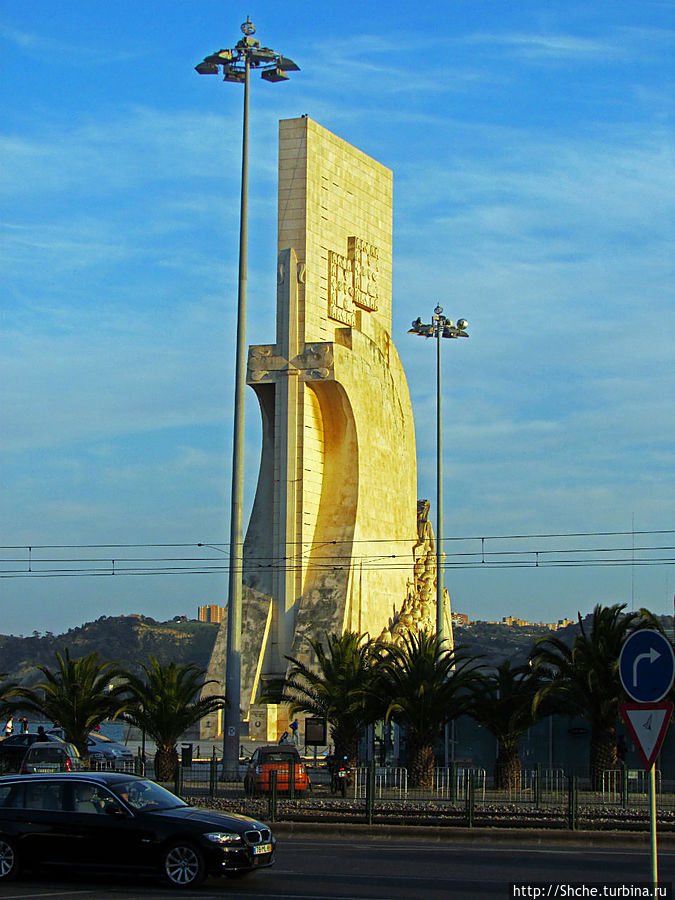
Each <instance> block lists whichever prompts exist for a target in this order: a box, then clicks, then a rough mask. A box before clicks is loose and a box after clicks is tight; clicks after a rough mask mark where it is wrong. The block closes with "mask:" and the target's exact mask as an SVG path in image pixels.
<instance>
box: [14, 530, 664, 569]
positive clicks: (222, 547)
mask: <svg viewBox="0 0 675 900" xmlns="http://www.w3.org/2000/svg"><path fill="white" fill-rule="evenodd" d="M669 534H675V530H670V529H660V530H656V529H654V530H645V531H639V532H632V531H602V532H561V533H550V534H529V535H523V534H515V535H514V534H510V535H491V536H470V537H462V536H451V537H447V538H445V539H444V541H443V544H446V543H450V542H460V541H463V542H477V541H480V549H471V550H464V551H459V550H458V551H457V552H453V553H447V554H445V553H444V556H445V561H444V569H453V570H458V569H465V570H470V569H476V568H482V569H495V568H501V569H506V568H510V569H516V568H520V569H524V568H553V567H556V568H570V567H583V566H586V567H599V566H627V565H632V566H642V567H644V566H656V565H660V566H661V565H671V564H673V563H674V562H675V558H673V557H669V556H665V555H663V556H653V555H652V556H645V557H643V558H639V557H638V558H636V556H635V554H636V553H644V554H655V553H658V552H663V551H673V550H675V547H674V546H671V545H652V544H650V545H648V546H643V547H635V546H634V544H631V546H630V547H626V546H623V545H622V546H619V547H609V546H606V543H607V542H606V541H605V542H603V545H602V546H600V547H597V546H595V547H593V546H574V547H564V546H563V547H561V546H556V547H554V548H547V547H542V546H540V545H537V546H535V547H520V548H518V549H509V550H507V549H489V548H488V547H486V543H490V542H501V541H513V540H528V541H534V540H551V539H553V538H556V539H559V540H561V539H565V538H581V537H586V538H601V537H602V538H607V537H617V538H618V537H625V536H628V535H631V536H633V537H634V536H636V535H643V536H645V535H652V536H654V535H669ZM384 543H387V544H389V545H392V544H400V543H403V544H405V546H406V550H405V552H404V553H392V554H383V553H382V552H381V551H380V552H379V553H375V552H373V553H364V552H361V553H358V552H357V553H354V552H346V553H340V552H339V550H340V548H341V547H342V546H344V547H349V548H354V549H355V550H359V549H361V548H362V547H363V545H368V544H370V545H381V544H384ZM294 545H295V546H298V545H299V547H300V548H301V549H300V550H299V551H298V552H297V553H293V554H289V555H287V556H283V557H249V558H247V559H246V560H245V563H244V565H243V571H244V572H248V573H251V572H254V571H261V570H265V569H266V570H274V569H284V570H285V571H302V572H307V571H312V572H315V573H316V572H322V571H323V572H329V571H340V570H345V569H349V568H351V567H355V566H361V567H363V568H364V569H366V570H367V571H377V570H384V569H387V570H389V571H391V570H393V569H396V570H410V569H411V566H413V565H414V564H415V560H414V559H413V554H412V548H413V546H414V544H413V541H411V540H410V539H408V538H392V539H388V538H361V539H358V540H344V541H338V540H330V541H321V542H316V543H314V542H309V541H304V542H303V541H295V542H289V543H288V546H289V547H290V546H294ZM329 547H334V548H335V552H332V553H329V552H327V548H329ZM201 548H208V549H209V550H213V551H216V552H217V553H219V554H223V555H224V556H226V557H229V545H228V544H218V543H214V542H208V543H207V542H203V541H200V542H194V543H185V542H182V543H118V544H23V545H7V546H0V554H1V553H2V552H10V551H14V554H13V555H12V556H10V557H7V558H5V559H2V558H1V557H0V578H20V577H41V578H47V577H54V578H56V577H83V576H111V575H124V576H139V575H144V576H148V575H174V574H193V575H202V574H210V573H226V572H229V571H230V565H229V562H228V561H227V560H223V556H217V557H213V556H206V557H205V556H203V555H201V554H200V555H198V556H192V555H182V556H170V555H167V554H163V555H153V554H151V553H148V554H147V555H138V556H136V555H134V556H126V555H125V554H124V551H130V550H147V551H152V550H165V551H166V550H168V551H171V550H179V549H201ZM363 549H365V548H363ZM373 549H375V548H374V547H373ZM17 550H21V551H24V553H25V554H26V555H25V556H23V557H19V556H18V555H17V554H16V551H17ZM46 550H50V551H52V553H51V554H50V556H48V557H47V556H45V557H40V555H39V551H46ZM59 550H64V551H65V550H75V551H80V555H77V556H67V555H65V554H64V556H62V557H60V556H59V555H58V551H59ZM88 550H110V551H112V553H115V551H118V552H117V553H116V555H114V556H113V555H112V553H111V555H110V556H102V555H100V554H99V555H97V556H87V555H86V551H88ZM55 551H56V552H55ZM319 551H323V552H321V553H319ZM621 553H623V554H630V556H628V557H624V558H616V554H621ZM572 554H576V555H577V557H576V558H571V555H572ZM419 562H420V560H419V559H418V560H417V564H419ZM135 563H148V564H149V565H133V564H135ZM167 563H172V564H173V565H166V564H167ZM213 563H216V564H215V565H213ZM3 566H4V567H7V566H14V567H21V568H4V569H3ZM48 567H49V568H48Z"/></svg>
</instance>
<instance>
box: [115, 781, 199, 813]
mask: <svg viewBox="0 0 675 900" xmlns="http://www.w3.org/2000/svg"><path fill="white" fill-rule="evenodd" d="M110 788H111V789H112V791H113V793H115V794H117V796H118V797H120V799H122V800H124V802H125V803H127V804H128V805H129V806H130V807H131V808H132V809H136V810H139V811H142V812H156V811H158V810H161V809H176V808H177V807H179V806H187V803H184V802H183V801H182V800H181V799H180V797H176V795H175V794H172V793H171V791H167V790H166V788H163V787H160V785H158V784H155V782H154V781H149V780H148V779H146V778H141V779H137V778H135V779H134V780H133V781H120V782H119V783H117V784H111V785H110Z"/></svg>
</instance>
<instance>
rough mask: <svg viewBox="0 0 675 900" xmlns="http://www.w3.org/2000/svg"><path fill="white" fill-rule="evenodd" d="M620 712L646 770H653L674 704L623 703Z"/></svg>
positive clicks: (666, 702)
mask: <svg viewBox="0 0 675 900" xmlns="http://www.w3.org/2000/svg"><path fill="white" fill-rule="evenodd" d="M619 711H620V712H621V716H622V718H623V720H624V722H625V723H626V725H627V727H628V730H629V732H630V735H631V737H632V738H633V743H634V744H635V747H636V749H637V751H638V752H639V754H640V756H641V757H642V762H643V763H644V766H645V769H647V770H649V769H651V767H652V766H653V765H654V760H655V759H656V757H657V756H658V755H659V751H660V749H661V745H662V744H663V741H664V739H665V736H666V732H667V731H668V725H669V724H670V717H671V716H672V714H673V704H672V703H669V702H668V701H667V700H661V701H660V702H659V703H622V704H621V705H620V707H619Z"/></svg>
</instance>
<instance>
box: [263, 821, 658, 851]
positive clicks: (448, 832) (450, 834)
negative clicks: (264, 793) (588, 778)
mask: <svg viewBox="0 0 675 900" xmlns="http://www.w3.org/2000/svg"><path fill="white" fill-rule="evenodd" d="M272 829H273V831H274V834H275V836H277V837H282V836H283V837H289V838H316V839H319V840H321V839H324V838H351V839H359V840H368V841H378V840H380V841H390V840H414V841H434V842H437V843H450V842H455V843H464V844H484V843H495V844H513V843H526V844H534V845H544V846H548V845H550V844H568V845H570V846H571V845H574V844H583V846H584V847H608V846H627V847H643V848H644V849H645V850H646V849H649V846H650V835H649V831H644V832H636V831H569V830H567V829H565V830H562V829H553V828H551V829H535V828H491V827H489V826H488V827H481V828H463V827H452V826H447V827H438V826H434V825H365V824H364V825H361V824H356V823H349V822H342V823H338V822H330V823H329V822H312V823H305V822H275V823H274V825H272ZM659 846H661V847H668V848H674V847H675V834H673V833H670V832H668V833H666V834H663V835H659Z"/></svg>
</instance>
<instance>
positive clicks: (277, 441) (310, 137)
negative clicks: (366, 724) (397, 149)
mask: <svg viewBox="0 0 675 900" xmlns="http://www.w3.org/2000/svg"><path fill="white" fill-rule="evenodd" d="M391 271H392V173H391V171H390V170H389V169H386V168H385V167H384V166H382V165H380V164H379V163H378V162H376V161H375V160H373V159H371V158H370V157H368V156H366V155H365V154H364V153H362V152H361V151H359V150H357V149H356V148H355V147H352V146H351V145H349V144H348V143H346V142H345V141H343V140H341V139H340V138H338V137H336V136H335V135H334V134H332V133H331V132H329V131H327V130H326V129H324V128H322V127H321V126H319V125H317V124H316V123H315V122H313V121H312V120H310V119H308V118H307V117H304V116H303V117H302V118H300V119H288V120H283V121H281V122H280V127H279V227H278V271H277V329H276V342H275V343H274V344H266V345H262V346H252V347H250V348H249V357H248V372H247V383H248V384H249V385H251V387H252V388H253V389H254V391H255V392H256V395H257V397H258V401H259V404H260V411H261V415H262V432H263V439H262V455H261V462H260V472H259V477H258V486H257V491H256V496H255V501H254V505H253V511H252V514H251V519H250V522H249V526H248V531H247V534H246V540H245V543H244V576H243V580H244V588H243V627H242V700H241V706H242V716H243V717H244V719H246V718H248V717H249V712H250V711H251V710H252V711H253V715H251V716H250V722H249V735H250V736H251V737H259V738H261V739H263V740H266V739H276V732H277V730H283V728H284V727H285V725H286V721H285V719H284V720H282V716H283V715H284V714H283V713H282V712H281V710H277V709H276V708H274V709H272V708H268V709H265V708H261V707H258V706H256V705H255V704H256V700H257V698H258V697H259V696H260V694H261V692H262V689H263V687H264V682H265V680H266V679H267V678H270V677H276V676H279V675H283V674H285V673H286V671H287V667H288V661H287V659H286V657H287V656H289V655H290V656H294V657H299V658H301V659H303V660H305V661H307V662H309V661H310V657H309V647H308V645H307V642H306V640H305V639H306V638H307V637H310V638H318V639H322V638H323V637H324V636H325V634H326V633H342V632H343V631H345V630H352V631H359V632H368V633H369V634H370V635H371V636H372V637H377V636H379V635H380V634H381V633H382V632H383V631H384V632H385V633H386V635H387V636H388V637H390V638H391V637H392V635H393V636H394V639H395V637H396V628H397V626H398V632H400V630H401V626H402V625H403V624H405V625H406V626H407V627H415V626H416V627H430V628H431V629H434V627H435V597H434V593H433V591H434V589H433V582H434V581H435V558H434V556H433V546H431V550H430V543H429V541H430V540H431V541H433V538H430V537H429V531H430V525H429V524H428V522H427V521H426V512H427V511H428V505H427V507H425V508H424V510H423V514H422V519H421V521H422V524H421V526H420V527H418V509H417V497H416V487H417V470H416V458H415V434H414V424H413V416H412V408H411V404H410V396H409V392H408V386H407V383H406V379H405V374H404V372H403V368H402V366H401V362H400V360H399V357H398V354H397V352H396V348H395V347H394V344H393V342H392V339H391ZM402 607H403V609H402ZM401 616H402V617H403V618H404V619H405V622H403V621H400V619H401ZM226 646H227V617H225V619H224V620H223V623H222V625H221V627H220V630H219V633H218V637H217V640H216V644H215V647H214V650H213V654H212V658H211V663H210V666H209V671H208V677H209V678H213V679H216V682H217V683H216V684H215V685H211V686H210V689H211V690H213V691H214V692H219V691H222V685H224V681H225V657H226ZM278 714H279V715H278ZM219 732H220V722H218V721H211V720H207V722H205V723H202V736H203V737H204V738H207V737H215V736H217V735H218V734H219Z"/></svg>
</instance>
